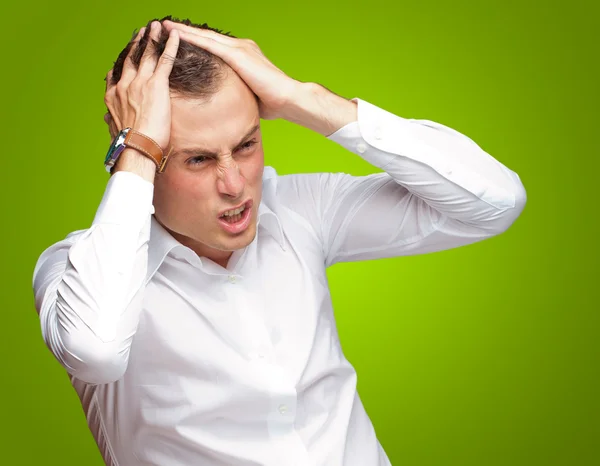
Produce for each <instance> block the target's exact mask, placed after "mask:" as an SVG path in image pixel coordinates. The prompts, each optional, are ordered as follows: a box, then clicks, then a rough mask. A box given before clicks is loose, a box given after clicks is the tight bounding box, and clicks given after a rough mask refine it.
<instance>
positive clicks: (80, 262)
mask: <svg viewBox="0 0 600 466" xmlns="http://www.w3.org/2000/svg"><path fill="white" fill-rule="evenodd" d="M153 190H154V185H153V184H152V183H150V182H148V181H145V180H144V179H142V178H141V177H139V176H138V175H135V174H133V173H129V172H117V173H116V174H114V175H113V176H112V177H111V178H110V179H109V181H108V183H107V186H106V190H105V192H104V196H103V198H102V201H101V203H100V206H99V208H98V210H97V212H96V216H95V218H94V221H93V222H92V226H91V227H90V228H89V229H87V230H81V231H77V232H74V233H71V234H70V235H69V236H67V237H66V238H65V239H64V240H62V241H60V242H58V243H56V244H54V245H53V246H51V247H49V248H48V249H46V250H45V251H44V252H43V253H42V254H41V256H40V258H39V259H38V262H37V264H36V266H35V269H34V275H33V291H34V295H35V305H36V309H37V311H38V314H39V317H40V322H41V328H42V336H43V338H44V341H45V342H46V345H47V346H48V347H49V349H50V350H51V351H52V353H53V354H54V356H55V357H56V359H57V360H58V361H59V362H60V363H61V365H62V366H63V367H64V368H65V369H66V370H67V372H69V373H70V374H71V375H73V376H75V377H76V378H78V379H80V380H83V381H84V382H88V383H95V384H98V383H108V382H112V381H115V380H118V379H119V378H120V377H121V376H122V375H123V373H124V372H125V370H126V368H127V361H128V357H129V348H130V345H131V341H132V338H133V335H134V334H135V331H136V329H137V325H138V321H139V314H140V311H141V306H142V297H143V289H144V286H145V277H146V269H147V263H148V241H149V238H150V219H151V215H152V213H153V212H154V208H153V206H152V196H153Z"/></svg>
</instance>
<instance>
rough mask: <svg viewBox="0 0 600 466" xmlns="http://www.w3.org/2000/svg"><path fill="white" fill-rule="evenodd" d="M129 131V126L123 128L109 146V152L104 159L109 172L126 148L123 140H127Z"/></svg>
mask: <svg viewBox="0 0 600 466" xmlns="http://www.w3.org/2000/svg"><path fill="white" fill-rule="evenodd" d="M128 132H129V128H125V129H124V130H122V131H121V132H120V133H119V134H117V137H116V138H115V139H114V140H113V142H112V144H111V145H110V147H109V148H108V153H107V154H106V158H105V159H104V166H105V167H106V171H107V172H110V170H111V169H112V167H113V166H114V165H115V163H117V159H118V158H119V155H121V152H123V149H125V145H124V144H123V142H124V141H125V137H126V136H127V133H128Z"/></svg>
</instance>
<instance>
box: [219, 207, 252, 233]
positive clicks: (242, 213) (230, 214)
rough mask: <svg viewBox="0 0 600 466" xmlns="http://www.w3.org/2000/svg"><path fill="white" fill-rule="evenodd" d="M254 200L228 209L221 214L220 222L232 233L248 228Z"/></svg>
mask: <svg viewBox="0 0 600 466" xmlns="http://www.w3.org/2000/svg"><path fill="white" fill-rule="evenodd" d="M251 212H252V200H248V201H246V202H244V203H243V204H242V205H241V206H238V207H236V208H234V209H230V210H227V211H225V212H223V213H221V215H220V216H219V223H220V224H221V226H222V227H223V228H224V229H225V230H226V231H228V232H230V233H239V232H241V231H243V230H244V229H246V227H247V226H248V224H249V223H250V214H251Z"/></svg>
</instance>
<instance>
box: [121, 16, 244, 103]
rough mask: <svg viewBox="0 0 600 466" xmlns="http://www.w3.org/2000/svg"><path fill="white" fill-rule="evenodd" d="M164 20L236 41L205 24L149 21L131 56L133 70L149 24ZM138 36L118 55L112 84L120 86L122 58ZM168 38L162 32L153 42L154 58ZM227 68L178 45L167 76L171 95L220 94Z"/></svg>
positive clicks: (201, 51)
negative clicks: (173, 61) (204, 30)
mask: <svg viewBox="0 0 600 466" xmlns="http://www.w3.org/2000/svg"><path fill="white" fill-rule="evenodd" d="M164 20H169V21H173V22H174V23H181V24H185V25H187V26H192V27H196V28H200V29H209V30H211V31H215V32H218V33H219V34H224V35H226V36H229V37H235V36H233V35H231V33H229V32H223V31H222V30H220V29H216V28H212V27H210V26H209V25H208V24H206V23H203V24H196V23H192V22H191V21H190V20H189V19H182V20H180V19H178V18H173V17H172V16H170V15H169V16H165V17H164V18H162V19H153V20H150V21H148V24H147V26H146V31H145V32H144V36H143V37H142V38H141V39H140V41H139V43H138V44H137V46H136V49H135V50H134V51H133V53H132V55H131V60H132V62H133V65H134V66H135V68H136V69H137V68H138V67H139V65H140V61H141V59H142V55H143V53H144V50H145V48H146V45H147V44H148V41H149V40H150V24H151V23H152V22H153V21H160V22H161V23H162V22H163V21H164ZM137 32H138V31H137V30H136V31H134V33H133V37H132V39H131V41H130V42H129V43H128V44H127V46H126V47H125V48H124V49H123V50H122V51H121V53H120V54H119V57H118V58H117V61H116V62H115V63H114V66H113V72H112V79H111V81H112V82H111V84H116V83H118V82H119V79H121V73H122V72H123V64H124V62H125V58H127V54H128V53H129V50H130V49H131V47H132V46H133V45H134V42H133V39H134V38H135V37H136V36H137ZM168 38H169V34H168V32H167V31H166V30H165V29H164V28H163V29H162V30H161V33H160V37H159V39H158V41H156V40H152V42H153V44H154V48H153V50H154V54H155V55H156V57H157V58H158V57H160V56H161V55H162V53H163V51H164V50H165V45H166V43H167V39H168ZM227 68H228V67H227V65H226V64H225V62H224V61H223V60H222V59H221V58H220V57H218V56H216V55H214V54H212V53H210V52H208V51H206V50H204V49H201V48H200V47H197V46H195V45H192V44H190V43H188V42H185V41H180V43H179V49H178V51H177V56H176V57H175V63H174V64H173V69H172V71H171V74H170V76H169V88H170V89H171V91H173V92H174V93H176V94H179V95H182V96H185V97H194V98H207V97H210V96H212V95H213V94H214V93H216V92H217V91H218V90H219V85H220V84H221V82H222V81H223V79H224V78H225V76H226V72H227Z"/></svg>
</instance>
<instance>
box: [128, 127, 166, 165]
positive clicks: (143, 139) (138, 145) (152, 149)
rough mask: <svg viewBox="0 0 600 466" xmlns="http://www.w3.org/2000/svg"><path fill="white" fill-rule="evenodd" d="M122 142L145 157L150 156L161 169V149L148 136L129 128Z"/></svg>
mask: <svg viewBox="0 0 600 466" xmlns="http://www.w3.org/2000/svg"><path fill="white" fill-rule="evenodd" d="M123 144H124V145H125V146H126V147H131V148H132V149H136V150H137V151H138V152H141V153H142V154H144V155H145V156H146V157H148V158H150V159H151V160H152V161H153V162H154V163H155V164H156V167H157V168H158V169H159V170H160V171H162V168H164V163H163V151H162V149H161V147H160V146H159V145H158V144H157V143H156V142H155V141H154V140H153V139H150V138H149V137H148V136H145V135H144V134H142V133H140V132H138V131H136V130H134V129H130V130H129V131H128V132H127V136H125V141H123ZM161 165H162V166H161Z"/></svg>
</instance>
